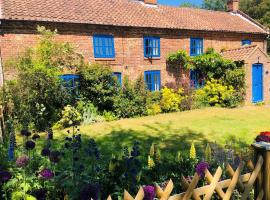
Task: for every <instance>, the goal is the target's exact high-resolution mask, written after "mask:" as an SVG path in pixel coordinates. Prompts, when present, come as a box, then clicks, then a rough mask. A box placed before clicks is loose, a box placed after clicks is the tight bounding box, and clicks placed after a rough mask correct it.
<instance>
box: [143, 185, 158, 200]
mask: <svg viewBox="0 0 270 200" xmlns="http://www.w3.org/2000/svg"><path fill="white" fill-rule="evenodd" d="M143 191H144V198H143V200H153V199H154V198H155V196H156V192H155V187H153V186H151V185H148V186H144V187H143Z"/></svg>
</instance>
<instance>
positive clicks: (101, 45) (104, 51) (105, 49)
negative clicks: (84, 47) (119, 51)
mask: <svg viewBox="0 0 270 200" xmlns="http://www.w3.org/2000/svg"><path fill="white" fill-rule="evenodd" d="M93 43H94V56H95V58H114V57H115V50H114V38H113V36H112V35H94V37H93Z"/></svg>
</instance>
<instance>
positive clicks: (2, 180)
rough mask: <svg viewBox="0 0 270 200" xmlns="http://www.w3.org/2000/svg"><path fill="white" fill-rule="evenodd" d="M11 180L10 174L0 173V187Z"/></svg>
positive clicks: (6, 172)
mask: <svg viewBox="0 0 270 200" xmlns="http://www.w3.org/2000/svg"><path fill="white" fill-rule="evenodd" d="M10 179H11V173H10V172H8V171H0V185H1V184H2V183H5V182H7V181H8V180H10Z"/></svg>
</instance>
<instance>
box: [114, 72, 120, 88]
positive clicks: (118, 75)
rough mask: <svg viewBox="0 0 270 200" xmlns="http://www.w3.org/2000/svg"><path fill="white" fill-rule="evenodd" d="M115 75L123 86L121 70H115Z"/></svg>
mask: <svg viewBox="0 0 270 200" xmlns="http://www.w3.org/2000/svg"><path fill="white" fill-rule="evenodd" d="M113 76H114V77H115V78H116V79H117V81H118V82H119V84H120V86H122V73H121V72H114V73H113Z"/></svg>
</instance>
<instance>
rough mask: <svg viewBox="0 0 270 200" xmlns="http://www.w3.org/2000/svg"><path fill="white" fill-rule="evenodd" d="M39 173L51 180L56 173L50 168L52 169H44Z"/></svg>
mask: <svg viewBox="0 0 270 200" xmlns="http://www.w3.org/2000/svg"><path fill="white" fill-rule="evenodd" d="M39 175H40V176H41V177H42V178H44V179H47V180H50V179H52V178H53V177H54V174H53V172H52V171H51V170H50V169H43V170H42V171H41V172H40V173H39Z"/></svg>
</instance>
